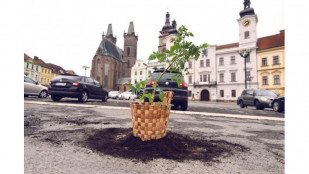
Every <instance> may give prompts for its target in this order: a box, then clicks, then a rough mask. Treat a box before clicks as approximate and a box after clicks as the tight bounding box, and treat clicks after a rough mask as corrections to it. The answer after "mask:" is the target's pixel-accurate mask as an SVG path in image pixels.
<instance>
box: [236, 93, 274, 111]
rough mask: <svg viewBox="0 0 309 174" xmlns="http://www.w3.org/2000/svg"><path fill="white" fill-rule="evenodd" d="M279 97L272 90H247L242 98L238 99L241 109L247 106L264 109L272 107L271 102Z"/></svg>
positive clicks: (242, 94)
mask: <svg viewBox="0 0 309 174" xmlns="http://www.w3.org/2000/svg"><path fill="white" fill-rule="evenodd" d="M276 97H277V95H276V94H275V93H274V92H273V91H270V90H264V89H246V90H243V92H242V93H241V96H240V97H238V99H237V104H239V106H240V107H241V108H244V107H246V106H255V107H256V109H264V108H268V107H270V104H271V102H272V101H273V100H274V99H275V98H276Z"/></svg>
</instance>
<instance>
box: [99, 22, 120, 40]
mask: <svg viewBox="0 0 309 174" xmlns="http://www.w3.org/2000/svg"><path fill="white" fill-rule="evenodd" d="M102 37H106V39H108V40H109V41H111V42H112V43H114V44H115V45H116V42H117V38H116V37H114V36H113V28H112V24H108V28H107V34H106V36H105V35H104V33H103V36H102Z"/></svg>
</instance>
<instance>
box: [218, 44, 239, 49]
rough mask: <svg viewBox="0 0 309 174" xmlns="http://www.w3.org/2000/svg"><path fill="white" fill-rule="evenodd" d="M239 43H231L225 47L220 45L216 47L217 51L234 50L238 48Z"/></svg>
mask: <svg viewBox="0 0 309 174" xmlns="http://www.w3.org/2000/svg"><path fill="white" fill-rule="evenodd" d="M238 46H239V43H238V42H236V43H230V44H225V45H218V46H216V50H221V49H226V48H233V47H238Z"/></svg>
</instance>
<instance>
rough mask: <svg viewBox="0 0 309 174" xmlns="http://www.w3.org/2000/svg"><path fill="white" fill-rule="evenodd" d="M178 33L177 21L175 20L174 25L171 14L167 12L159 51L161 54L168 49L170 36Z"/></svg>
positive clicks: (160, 37)
mask: <svg viewBox="0 0 309 174" xmlns="http://www.w3.org/2000/svg"><path fill="white" fill-rule="evenodd" d="M176 33H177V24H176V21H175V20H173V22H172V25H171V23H170V14H169V13H168V12H167V13H166V15H165V25H164V26H163V27H162V30H161V31H160V36H159V46H158V50H159V51H160V52H164V51H165V50H166V49H167V48H168V47H167V45H168V44H169V43H170V40H169V39H170V36H171V35H172V34H176Z"/></svg>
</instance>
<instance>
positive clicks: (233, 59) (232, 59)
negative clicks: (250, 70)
mask: <svg viewBox="0 0 309 174" xmlns="http://www.w3.org/2000/svg"><path fill="white" fill-rule="evenodd" d="M233 64H236V60H235V56H231V65H233Z"/></svg>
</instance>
